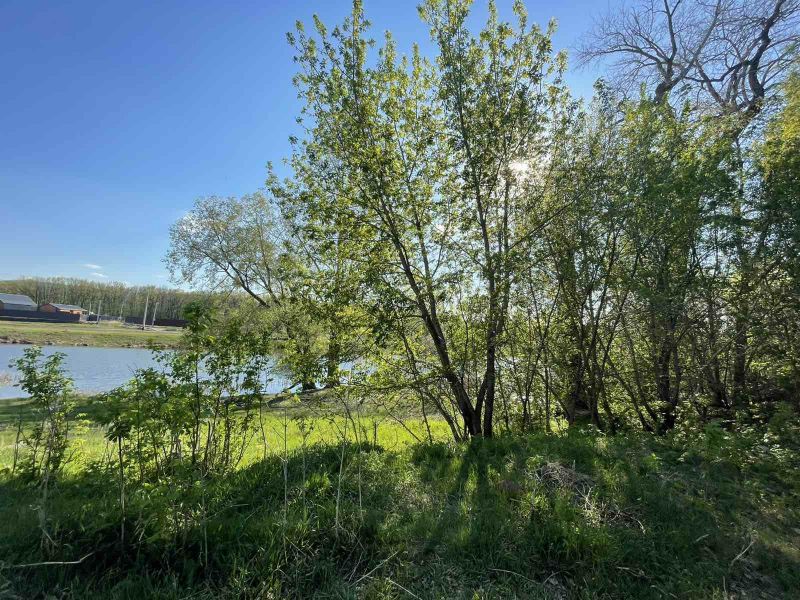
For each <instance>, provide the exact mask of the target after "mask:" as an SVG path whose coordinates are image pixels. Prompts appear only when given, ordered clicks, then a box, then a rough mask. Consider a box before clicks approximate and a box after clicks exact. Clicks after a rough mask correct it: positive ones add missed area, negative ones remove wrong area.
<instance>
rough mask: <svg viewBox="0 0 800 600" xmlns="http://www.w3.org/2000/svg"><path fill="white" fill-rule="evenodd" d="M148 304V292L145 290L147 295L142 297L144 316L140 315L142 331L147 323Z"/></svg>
mask: <svg viewBox="0 0 800 600" xmlns="http://www.w3.org/2000/svg"><path fill="white" fill-rule="evenodd" d="M148 304H150V292H147V296H146V297H145V299H144V316H143V317H142V331H144V328H145V325H147V305H148Z"/></svg>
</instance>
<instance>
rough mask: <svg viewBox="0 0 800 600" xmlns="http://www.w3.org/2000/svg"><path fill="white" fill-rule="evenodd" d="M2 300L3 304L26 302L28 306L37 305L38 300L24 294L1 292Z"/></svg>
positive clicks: (0, 299) (0, 300)
mask: <svg viewBox="0 0 800 600" xmlns="http://www.w3.org/2000/svg"><path fill="white" fill-rule="evenodd" d="M0 302H2V303H3V304H24V305H27V306H36V302H34V301H33V300H31V299H30V298H29V297H28V296H25V295H23V294H3V293H1V292H0Z"/></svg>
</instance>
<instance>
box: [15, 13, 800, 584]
mask: <svg viewBox="0 0 800 600" xmlns="http://www.w3.org/2000/svg"><path fill="white" fill-rule="evenodd" d="M498 4H502V10H498V6H497V5H498ZM506 4H507V5H508V6H506ZM367 6H369V4H368V3H367ZM506 9H508V10H506ZM409 10H410V8H409ZM417 11H418V14H419V17H420V19H421V20H422V22H423V23H424V24H425V25H426V27H427V29H428V31H429V33H430V40H431V41H432V43H433V53H432V54H431V55H426V54H425V53H423V52H422V51H421V50H420V47H419V46H418V45H414V46H412V47H411V48H399V47H398V44H397V43H396V41H395V39H394V38H393V36H392V34H391V32H389V31H385V32H384V31H383V30H382V27H380V26H381V25H382V24H378V25H379V26H378V27H373V26H372V24H371V23H370V21H369V20H368V16H369V15H368V14H367V11H366V10H365V7H364V5H363V3H362V1H361V0H353V2H352V10H351V12H350V14H349V16H348V17H347V18H345V19H344V20H343V21H342V22H341V23H339V24H338V25H335V26H330V25H328V24H325V23H323V21H322V20H321V19H320V18H318V17H315V18H314V20H313V22H312V23H310V24H304V23H302V22H300V21H298V22H297V25H296V29H295V30H294V31H293V32H291V33H289V34H287V42H288V43H289V44H290V46H291V47H292V49H293V53H294V61H295V69H296V74H295V77H294V80H293V83H294V86H295V88H296V92H297V95H298V98H299V99H300V101H301V105H302V108H301V110H300V111H299V114H298V115H297V123H298V134H297V135H296V136H294V137H292V138H291V139H290V142H291V152H290V154H289V156H286V157H282V156H274V157H265V158H267V159H270V160H272V161H274V162H277V161H281V160H282V161H284V166H285V169H281V170H279V169H276V168H275V167H274V166H273V163H272V162H271V163H269V165H268V168H267V173H266V180H265V184H264V186H263V188H261V189H259V190H254V191H253V193H251V194H247V195H244V196H238V197H234V196H231V197H222V196H207V197H201V198H199V199H197V200H196V202H195V204H194V206H193V208H192V209H191V210H190V211H189V212H188V213H186V214H185V215H184V216H183V217H181V218H180V219H178V220H177V221H176V222H175V223H174V224H173V225H172V227H171V229H170V231H169V240H170V244H169V250H168V253H167V255H166V256H165V257H164V263H165V266H166V268H167V269H168V271H169V273H170V276H171V279H172V281H173V282H175V283H176V284H177V285H180V286H182V287H184V288H185V289H192V290H197V291H192V292H183V291H175V290H167V289H161V288H149V287H147V288H145V287H142V288H126V287H124V286H121V285H118V286H109V285H107V284H92V283H91V282H82V281H78V280H64V279H53V280H28V279H23V280H19V281H16V282H13V283H14V285H15V286H16V287H14V288H13V289H10V290H8V291H12V292H16V293H26V294H28V295H31V296H32V297H35V298H38V297H39V296H41V295H42V294H45V295H46V294H54V295H59V294H61V296H59V298H60V297H64V298H66V297H69V298H70V299H75V300H81V301H82V302H83V304H86V303H87V302H90V303H94V302H95V301H97V302H98V303H99V302H100V299H101V297H102V302H103V306H104V307H105V306H106V302H108V303H109V309H108V310H110V311H116V310H117V307H118V306H121V305H122V303H129V304H125V305H126V306H128V305H129V306H131V309H130V310H132V311H136V310H138V308H137V307H139V305H140V304H141V303H142V300H143V299H144V298H145V297H147V295H148V294H149V295H150V297H149V301H150V302H153V301H154V299H155V300H157V301H158V302H160V303H163V306H162V308H161V309H160V310H161V311H162V312H160V314H161V315H162V316H165V317H167V316H169V317H180V318H184V319H186V321H187V326H186V328H185V329H184V330H183V333H182V334H181V335H180V342H179V343H178V347H177V348H176V349H174V350H170V351H163V352H157V355H156V356H157V359H158V361H159V363H160V368H159V369H142V370H139V371H137V372H135V373H134V374H133V377H132V379H131V380H130V382H128V383H126V384H125V385H123V386H121V387H119V388H117V389H115V390H113V391H111V392H108V393H105V394H100V395H97V396H95V397H91V398H87V397H79V396H78V395H76V394H75V393H74V392H73V390H72V387H71V386H72V383H71V381H70V378H69V373H68V372H66V371H65V368H64V357H63V356H62V355H59V354H58V353H55V354H43V353H42V351H41V350H40V349H39V348H36V347H33V348H29V349H26V351H25V353H24V355H23V357H22V358H20V359H18V360H16V361H15V364H14V366H15V368H16V369H17V371H18V373H19V374H20V377H19V385H20V387H21V388H22V389H24V390H25V392H26V393H27V395H28V396H29V399H26V400H24V401H14V402H11V403H7V404H6V405H2V404H0V597H2V596H3V595H4V594H5V595H7V596H8V597H12V598H26V597H58V598H72V597H75V598H77V597H80V598H95V597H96V598H108V597H114V598H133V597H139V598H141V597H154V598H176V599H177V598H189V597H192V598H222V597H224V598H309V597H319V598H398V599H399V598H416V599H420V598H464V599H472V600H475V599H482V598H486V599H489V598H543V599H544V598H547V599H549V598H553V599H555V598H557V599H567V598H569V599H573V598H574V599H587V600H588V599H612V598H654V599H655V598H659V599H660V598H697V599H705V598H714V599H719V600H731V599H739V600H746V599H757V598H758V599H760V598H794V597H799V596H800V542H799V541H798V540H800V536H799V535H798V523H800V260H798V256H800V61H799V60H798V57H799V56H800V46H799V45H798V44H800V0H747V1H746V0H632V1H631V2H629V3H626V4H625V5H624V6H622V7H621V8H620V7H617V8H616V9H615V10H613V11H612V10H610V9H609V12H608V13H606V14H604V15H603V14H599V15H598V18H597V19H596V21H595V25H594V28H593V29H592V30H591V31H588V32H586V33H585V35H584V36H583V37H582V40H581V44H580V47H579V48H578V50H577V51H576V52H575V53H574V55H569V56H568V54H567V53H566V52H563V51H558V50H557V49H555V48H554V45H553V41H552V37H553V34H554V33H555V31H556V27H557V24H556V21H555V20H553V21H551V22H550V23H548V24H536V23H532V22H531V21H530V20H529V18H528V13H527V11H526V7H525V3H524V2H523V1H522V0H514V1H513V2H512V1H509V2H507V3H505V2H499V1H498V2H494V1H489V2H488V3H482V2H480V3H475V4H473V2H472V1H471V0H422V2H421V3H420V4H419V6H418V7H417ZM475 12H477V13H478V15H479V16H481V19H482V21H483V25H481V26H480V27H478V28H476V26H474V23H475V19H474V17H475ZM501 13H502V14H504V15H505V14H506V13H508V20H506V18H504V17H501V16H500V15H501ZM574 63H577V64H579V65H582V66H583V67H584V68H586V69H593V71H592V72H593V73H594V72H596V73H597V81H596V83H595V85H594V88H593V95H592V97H591V98H579V97H576V96H574V95H573V94H572V92H571V91H570V89H569V87H568V85H567V84H566V82H565V74H566V73H567V72H568V69H571V68H574V67H575V64H574ZM279 173H280V175H279ZM5 283H8V282H5ZM5 283H4V285H5ZM26 290H27V291H26ZM143 294H144V296H143ZM57 300H58V299H57V298H53V299H48V301H57ZM71 301H72V300H71ZM111 307H113V308H111ZM120 310H121V311H122V310H124V311H125V312H126V314H128V311H127V309H122V308H120ZM103 312H106V309H105V308H104V309H103ZM131 314H136V313H135V312H134V313H131ZM277 374H280V376H281V377H285V378H286V379H288V381H290V382H291V383H292V385H291V386H290V387H287V388H286V389H285V390H284V391H283V392H281V393H279V394H267V393H266V387H265V382H269V381H270V380H271V379H272V378H275V377H276V375H277Z"/></svg>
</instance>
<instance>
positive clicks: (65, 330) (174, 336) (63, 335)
mask: <svg viewBox="0 0 800 600" xmlns="http://www.w3.org/2000/svg"><path fill="white" fill-rule="evenodd" d="M0 339H7V340H18V343H22V342H24V343H28V342H29V343H32V344H40V345H41V344H54V345H58V346H75V345H83V346H105V347H119V348H123V347H145V346H147V345H148V344H150V343H155V344H158V345H160V346H174V345H176V344H177V343H178V341H179V339H180V330H179V329H156V330H146V331H142V330H141V329H136V328H134V327H125V326H123V325H122V324H121V323H100V324H94V323H23V322H19V321H0Z"/></svg>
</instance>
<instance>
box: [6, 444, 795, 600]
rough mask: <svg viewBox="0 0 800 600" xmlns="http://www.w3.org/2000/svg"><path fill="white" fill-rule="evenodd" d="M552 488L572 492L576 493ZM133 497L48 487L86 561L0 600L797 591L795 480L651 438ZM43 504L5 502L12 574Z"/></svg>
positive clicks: (484, 450)
mask: <svg viewBox="0 0 800 600" xmlns="http://www.w3.org/2000/svg"><path fill="white" fill-rule="evenodd" d="M554 465H556V466H557V467H556V466H554ZM558 469H561V470H558ZM548 473H561V474H566V475H567V476H571V475H570V474H571V473H572V474H576V477H577V481H580V482H581V486H575V485H571V484H570V483H569V481H568V479H569V477H567V481H566V483H564V482H561V483H562V484H563V485H562V484H558V482H556V483H554V479H553V478H552V477H551V478H550V479H548ZM126 486H127V487H126V494H127V499H126V502H127V507H126V515H125V518H124V519H123V518H122V515H121V511H120V505H119V485H118V480H117V479H116V477H115V471H114V469H113V466H112V467H111V468H107V467H102V466H99V465H95V466H94V467H91V468H89V469H88V470H87V471H85V472H83V473H80V474H79V475H77V476H75V477H71V478H69V479H67V480H65V481H63V482H61V483H60V484H59V486H58V487H57V489H55V490H53V496H52V502H51V507H50V509H49V511H50V512H49V517H48V519H49V520H48V527H49V529H50V533H51V535H52V536H53V537H54V538H55V539H56V541H57V542H58V546H59V550H58V553H57V556H55V557H51V558H53V559H54V560H75V559H76V558H79V557H81V556H84V554H86V553H87V552H94V553H95V554H93V555H92V558H91V560H90V561H85V562H83V563H81V564H79V565H73V566H63V567H55V568H49V569H44V570H43V569H25V570H22V571H15V570H8V569H6V570H3V569H0V590H1V589H3V588H2V585H3V578H6V579H7V585H8V586H10V587H9V589H12V590H13V591H14V592H15V593H17V594H18V595H20V596H23V597H26V596H35V595H37V594H38V595H41V594H43V593H45V592H52V590H56V589H61V590H64V589H68V590H69V592H70V593H71V594H72V595H73V596H76V597H93V596H94V597H114V596H119V597H132V596H135V595H136V594H137V593H138V594H139V595H141V594H148V595H153V594H155V592H158V593H160V594H161V595H162V596H165V597H171V596H169V593H167V591H168V590H172V591H174V596H175V597H180V595H181V594H183V595H187V594H190V593H191V594H195V595H199V596H203V594H207V595H208V597H220V596H227V597H258V596H266V595H270V594H271V595H273V596H280V597H282V596H286V597H297V598H305V597H314V596H325V597H375V598H383V597H403V596H404V595H405V594H404V593H403V592H402V589H403V588H405V589H407V590H409V591H411V592H412V593H413V594H415V595H416V596H418V597H421V598H428V597H447V598H451V597H452V598H461V597H463V598H472V597H474V596H477V597H492V598H494V597H543V598H545V597H615V598H616V597H629V598H661V597H671V596H675V597H679V598H708V597H714V596H715V595H716V596H717V597H722V594H723V593H724V590H725V589H727V590H731V589H737V590H739V592H740V593H742V594H746V593H750V592H753V591H754V590H755V591H758V593H762V592H764V593H767V594H773V595H774V596H775V597H780V596H781V595H787V594H788V596H787V597H791V596H792V595H793V594H796V593H798V592H800V581H798V576H797V573H798V572H800V557H798V550H797V545H796V541H795V542H793V540H796V536H795V534H794V533H792V529H791V523H792V522H796V521H793V520H794V519H796V518H797V517H798V516H799V515H798V502H797V496H796V494H797V490H798V486H797V481H796V479H787V473H785V472H783V471H782V469H781V468H777V467H775V465H772V464H771V462H770V458H769V457H764V458H763V459H757V460H750V459H748V461H744V462H742V463H736V462H734V461H732V460H729V459H723V458H720V456H719V455H718V454H714V453H712V452H708V451H706V450H705V449H703V448H700V449H697V448H694V449H691V451H690V452H688V453H687V451H686V448H683V447H679V446H676V445H672V444H670V443H668V442H665V441H661V440H655V439H653V438H648V437H630V438H628V439H625V438H622V437H618V438H606V437H602V436H599V435H592V434H570V435H566V436H560V437H556V436H550V437H546V436H531V437H527V438H518V437H515V438H512V437H505V438H504V437H501V438H498V439H495V440H476V441H473V442H471V443H469V444H464V445H460V446H456V445H452V444H444V443H440V444H426V445H418V446H415V447H413V448H410V449H409V450H407V451H404V452H399V453H397V452H386V451H383V450H382V449H381V448H380V447H376V446H372V445H367V444H364V445H353V444H349V445H347V446H346V447H344V448H342V446H340V445H321V444H320V445H314V446H311V447H310V448H307V449H306V451H305V452H300V451H296V452H292V453H290V455H289V456H288V457H286V461H285V462H284V460H282V458H281V457H280V456H270V457H268V458H266V459H264V460H262V461H260V462H258V463H256V464H253V465H251V466H249V467H247V468H245V469H242V470H240V471H237V472H235V473H232V474H228V475H225V476H222V477H216V478H211V479H209V480H207V481H205V483H203V484H199V483H198V481H197V480H196V479H194V478H192V477H190V476H186V477H183V478H181V477H174V478H169V479H164V480H161V481H148V482H143V483H141V484H140V483H139V482H137V481H136V474H135V473H133V472H131V473H129V474H128V481H127V482H126ZM767 490H769V491H771V492H772V493H773V497H771V498H770V497H765V495H764V494H765V491H767ZM37 494H38V491H37V490H36V489H33V488H30V487H26V486H23V485H22V482H21V481H20V480H18V479H17V480H14V481H8V480H5V481H2V483H0V556H1V557H6V558H2V559H0V560H3V561H5V562H6V563H7V564H8V563H13V564H19V563H27V562H36V561H39V560H42V556H41V554H40V551H39V544H40V541H41V532H40V530H39V528H38V521H37V515H36V513H35V511H33V510H31V507H32V506H35V505H36V504H37ZM765 498H766V500H765ZM776 513H780V519H773V518H771V517H770V515H772V514H776ZM123 522H124V529H125V532H126V533H125V541H124V543H123V541H122V539H121V538H122V534H121V531H122V529H123ZM753 532H755V534H754V533H753ZM751 540H752V541H753V544H752V547H750V548H749V549H748V550H747V552H746V553H745V554H744V555H743V556H741V557H739V558H737V556H738V555H739V554H740V552H741V551H742V549H743V548H746V547H747V544H748V543H749V542H750V541H751ZM398 586H402V587H398ZM756 588H757V589H756ZM759 590H760V591H759ZM170 593H172V592H170Z"/></svg>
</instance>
